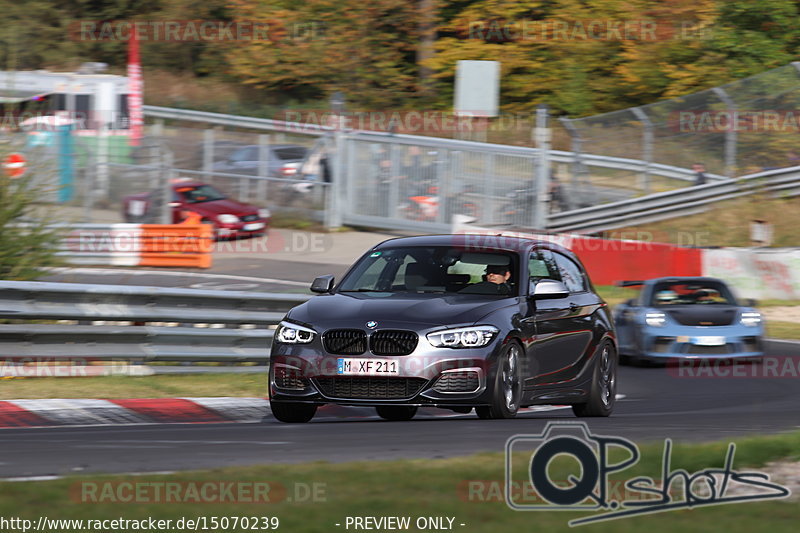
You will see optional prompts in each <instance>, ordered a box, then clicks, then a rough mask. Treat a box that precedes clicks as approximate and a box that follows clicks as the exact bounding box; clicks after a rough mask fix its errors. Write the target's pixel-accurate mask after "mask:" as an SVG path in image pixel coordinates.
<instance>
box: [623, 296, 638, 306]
mask: <svg viewBox="0 0 800 533" xmlns="http://www.w3.org/2000/svg"><path fill="white" fill-rule="evenodd" d="M625 305H627V306H628V307H636V306H637V305H638V304H637V303H636V298H631V299H630V300H625Z"/></svg>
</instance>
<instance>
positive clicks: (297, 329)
mask: <svg viewBox="0 0 800 533" xmlns="http://www.w3.org/2000/svg"><path fill="white" fill-rule="evenodd" d="M316 334H317V332H316V331H314V330H313V329H310V328H306V327H303V326H298V325H297V324H292V323H290V322H281V323H280V325H279V326H278V331H277V333H276V334H275V338H276V339H277V341H278V342H282V343H284V344H308V343H309V342H311V341H313V340H314V335H316Z"/></svg>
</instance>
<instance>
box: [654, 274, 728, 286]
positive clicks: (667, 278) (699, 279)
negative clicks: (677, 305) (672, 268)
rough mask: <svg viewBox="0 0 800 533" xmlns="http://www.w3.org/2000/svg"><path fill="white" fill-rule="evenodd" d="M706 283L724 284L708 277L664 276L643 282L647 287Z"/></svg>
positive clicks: (717, 279)
mask: <svg viewBox="0 0 800 533" xmlns="http://www.w3.org/2000/svg"><path fill="white" fill-rule="evenodd" d="M661 282H665V283H706V282H713V283H722V284H723V285H724V284H725V282H724V281H723V280H721V279H719V278H710V277H708V276H665V277H662V278H653V279H648V280H647V281H645V284H647V285H655V284H656V283H661Z"/></svg>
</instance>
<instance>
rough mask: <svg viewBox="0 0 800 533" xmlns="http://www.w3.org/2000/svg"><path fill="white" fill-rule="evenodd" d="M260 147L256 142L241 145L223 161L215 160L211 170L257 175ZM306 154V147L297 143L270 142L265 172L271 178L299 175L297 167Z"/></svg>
mask: <svg viewBox="0 0 800 533" xmlns="http://www.w3.org/2000/svg"><path fill="white" fill-rule="evenodd" d="M261 150H262V148H261V147H260V146H258V145H256V144H251V145H247V146H243V147H241V148H238V149H237V150H234V151H233V152H231V154H230V156H228V158H227V159H226V160H224V161H217V162H215V163H214V165H213V167H212V168H213V170H215V171H217V172H225V173H229V174H245V175H248V176H258V175H259V172H260V169H261V163H260V161H261V158H260V154H261ZM307 155H308V148H306V147H305V146H300V145H297V144H271V145H269V146H268V153H267V174H268V176H269V177H273V178H295V177H299V176H298V174H299V169H300V166H301V165H302V164H303V161H304V160H305V158H306V156H307Z"/></svg>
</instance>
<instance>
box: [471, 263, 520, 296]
mask: <svg viewBox="0 0 800 533" xmlns="http://www.w3.org/2000/svg"><path fill="white" fill-rule="evenodd" d="M510 278H511V271H510V270H509V268H508V265H489V266H487V267H486V275H485V276H484V280H483V281H481V282H480V283H475V284H474V285H469V286H467V287H465V288H464V289H462V290H461V291H460V292H462V293H469V294H499V295H508V294H511V287H509V285H508V280H509V279H510Z"/></svg>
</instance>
